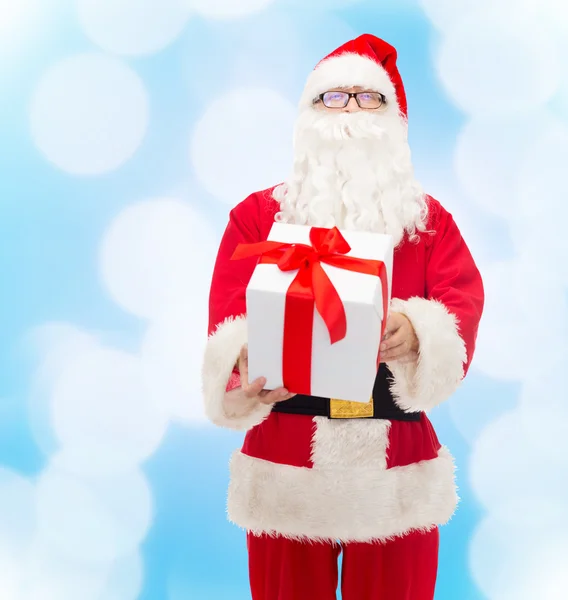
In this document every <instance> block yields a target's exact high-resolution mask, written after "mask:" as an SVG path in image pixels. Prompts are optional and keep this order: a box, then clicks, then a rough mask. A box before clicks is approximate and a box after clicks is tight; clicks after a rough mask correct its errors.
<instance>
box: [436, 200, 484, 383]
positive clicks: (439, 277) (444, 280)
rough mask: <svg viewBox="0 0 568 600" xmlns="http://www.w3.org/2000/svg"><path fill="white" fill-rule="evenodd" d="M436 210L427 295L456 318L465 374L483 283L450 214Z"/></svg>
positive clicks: (475, 328) (481, 301) (482, 295)
mask: <svg viewBox="0 0 568 600" xmlns="http://www.w3.org/2000/svg"><path fill="white" fill-rule="evenodd" d="M438 211H439V213H438V215H439V218H438V219H436V220H437V224H436V234H435V236H434V240H433V243H432V244H431V246H430V249H429V253H428V257H427V267H426V294H427V297H428V298H429V299H432V300H437V301H438V302H441V303H442V304H443V305H444V306H445V307H446V309H447V310H448V311H449V312H451V313H452V314H454V315H455V317H456V320H457V325H458V331H459V334H460V336H461V338H462V339H463V341H464V342H465V346H466V352H467V361H466V362H465V363H464V375H465V373H466V372H467V370H468V368H469V365H470V364H471V359H472V358H473V353H474V350H475V341H476V338H477V330H478V327H479V321H480V319H481V314H482V312H483V304H484V292H483V282H482V280H481V275H480V273H479V270H478V269H477V266H476V264H475V262H474V260H473V257H472V255H471V253H470V251H469V248H468V247H467V245H466V243H465V241H464V239H463V238H462V235H461V233H460V231H459V229H458V226H457V225H456V223H455V221H454V219H453V217H452V215H451V214H450V213H448V212H447V211H445V210H444V209H443V208H441V207H439V209H438Z"/></svg>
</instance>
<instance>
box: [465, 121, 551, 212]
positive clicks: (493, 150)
mask: <svg viewBox="0 0 568 600" xmlns="http://www.w3.org/2000/svg"><path fill="white" fill-rule="evenodd" d="M552 124H553V120H552V118H551V117H550V116H548V115H547V114H546V113H543V112H542V111H539V112H538V113H535V114H532V115H530V116H529V117H528V118H522V119H508V118H504V119H491V118H486V119H483V118H474V119H471V120H470V121H469V122H468V123H467V124H466V125H465V127H464V128H463V129H462V130H461V132H460V133H459V136H458V143H457V147H456V154H455V159H454V160H455V168H456V173H457V176H458V179H459V182H460V183H461V185H462V186H463V188H464V189H465V190H466V192H467V193H468V195H469V197H470V198H471V200H472V201H473V202H475V203H476V204H478V205H479V206H481V207H482V208H483V209H485V210H487V211H489V212H491V213H493V214H495V215H498V216H500V217H504V218H507V219H508V218H511V217H513V216H514V215H515V214H518V213H519V212H520V211H522V206H521V199H520V197H519V192H518V178H519V174H520V173H522V166H523V162H524V160H525V156H526V154H527V151H528V152H529V153H530V155H531V156H535V154H534V143H535V141H536V139H537V138H538V136H539V134H540V132H542V131H543V130H545V129H547V128H548V127H550V126H551V125H552Z"/></svg>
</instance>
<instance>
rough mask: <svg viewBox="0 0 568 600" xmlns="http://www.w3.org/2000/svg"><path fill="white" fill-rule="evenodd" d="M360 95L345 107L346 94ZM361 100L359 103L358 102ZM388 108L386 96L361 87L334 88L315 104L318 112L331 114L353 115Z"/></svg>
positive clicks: (351, 99) (352, 98)
mask: <svg viewBox="0 0 568 600" xmlns="http://www.w3.org/2000/svg"><path fill="white" fill-rule="evenodd" d="M345 93H348V94H360V95H359V96H358V98H355V97H354V96H352V97H351V98H349V101H348V102H347V104H346V106H343V104H344V102H345V100H344V94H345ZM357 100H359V101H357ZM385 107H386V101H385V98H384V96H383V95H382V94H381V93H379V92H376V91H374V90H368V89H365V88H362V87H360V86H355V87H348V88H334V89H332V90H328V91H327V92H326V93H325V97H323V98H322V97H319V98H317V100H316V101H315V102H314V108H315V109H316V110H320V111H324V112H329V113H340V112H343V113H352V112H360V111H365V112H369V111H370V112H377V111H379V110H381V109H384V108H385Z"/></svg>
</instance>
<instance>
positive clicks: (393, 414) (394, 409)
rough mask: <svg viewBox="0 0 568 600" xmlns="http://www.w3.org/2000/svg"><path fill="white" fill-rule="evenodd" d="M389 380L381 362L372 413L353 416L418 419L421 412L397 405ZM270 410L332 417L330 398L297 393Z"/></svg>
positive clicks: (390, 377)
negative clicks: (370, 414) (365, 415)
mask: <svg viewBox="0 0 568 600" xmlns="http://www.w3.org/2000/svg"><path fill="white" fill-rule="evenodd" d="M391 380H392V373H391V372H390V371H389V369H388V367H387V366H386V365H385V364H384V363H381V365H380V367H379V372H378V373H377V378H376V379H375V385H374V387H373V415H372V416H368V417H355V418H366V419H389V420H391V421H420V418H421V415H422V413H421V412H406V411H404V410H402V409H401V408H399V407H398V406H397V404H396V402H395V401H394V398H393V395H392V393H391V390H390V383H391ZM272 410H273V411H274V412H279V413H288V414H294V415H310V416H319V417H329V418H331V417H332V414H331V402H330V399H329V398H321V397H319V396H304V395H301V394H298V395H297V396H294V397H293V398H290V400H284V401H283V402H277V403H276V404H275V405H274V408H273V409H272Z"/></svg>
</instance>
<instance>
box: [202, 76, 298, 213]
mask: <svg viewBox="0 0 568 600" xmlns="http://www.w3.org/2000/svg"><path fill="white" fill-rule="evenodd" d="M295 118H296V109H295V107H294V106H293V104H292V103H291V102H289V101H288V100H286V99H285V98H283V97H282V96H280V95H279V94H277V93H276V92H274V91H272V90H269V89H263V88H258V89H253V88H241V89H233V90H230V91H227V92H226V93H225V94H223V95H222V96H221V97H219V98H218V99H217V100H215V101H213V102H212V103H211V104H210V106H209V107H208V109H207V111H206V112H205V114H204V115H203V116H202V117H201V119H200V120H199V122H198V123H197V126H196V128H195V131H194V133H193V136H192V139H191V160H192V162H193V166H194V169H195V172H196V174H197V177H198V178H199V180H200V182H201V183H202V185H203V186H204V187H205V188H206V189H207V191H208V192H210V193H211V194H213V195H214V196H216V197H218V198H220V199H222V200H224V201H225V202H226V203H227V204H229V205H231V206H232V205H235V204H237V203H239V202H240V201H241V200H243V199H244V198H245V197H247V196H248V195H249V194H251V193H252V192H256V191H259V190H262V189H265V188H269V187H271V186H273V185H276V184H278V183H280V182H282V181H283V180H285V179H286V177H287V176H288V171H289V169H290V167H291V164H292V161H291V159H292V134H293V127H294V121H295Z"/></svg>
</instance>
